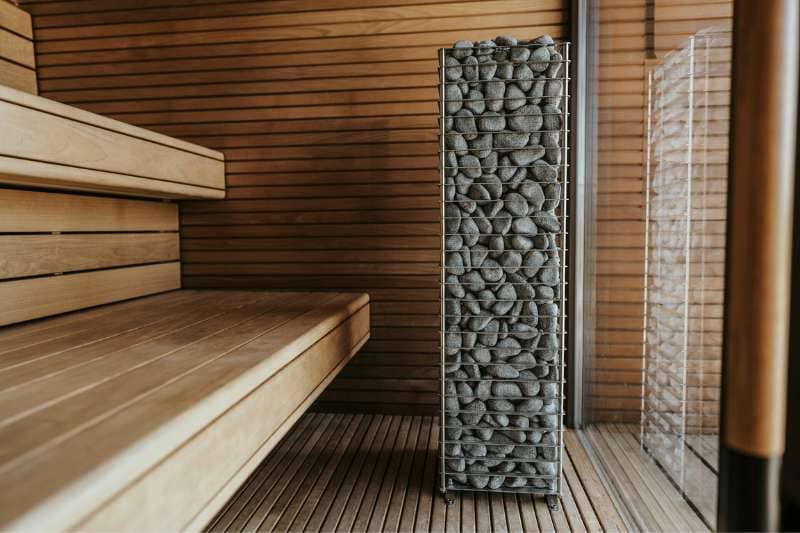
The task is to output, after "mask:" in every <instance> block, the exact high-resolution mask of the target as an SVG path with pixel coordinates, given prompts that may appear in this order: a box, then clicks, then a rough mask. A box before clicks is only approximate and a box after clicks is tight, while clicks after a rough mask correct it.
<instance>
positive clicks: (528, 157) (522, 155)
mask: <svg viewBox="0 0 800 533" xmlns="http://www.w3.org/2000/svg"><path fill="white" fill-rule="evenodd" d="M544 154H545V149H544V147H543V146H533V147H530V148H527V149H525V150H514V151H513V152H511V156H510V157H511V162H512V163H514V164H515V165H518V166H521V167H524V166H527V165H529V164H531V163H533V162H534V161H536V160H537V159H541V158H542V156H543V155H544ZM520 170H524V169H520Z"/></svg>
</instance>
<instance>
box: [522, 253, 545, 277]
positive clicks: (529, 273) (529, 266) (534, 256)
mask: <svg viewBox="0 0 800 533" xmlns="http://www.w3.org/2000/svg"><path fill="white" fill-rule="evenodd" d="M546 261H547V257H546V256H545V255H544V254H543V253H542V252H540V251H539V250H532V251H530V252H528V253H527V254H525V257H524V258H523V259H522V273H523V275H525V276H526V277H528V278H529V279H530V278H532V277H534V276H535V275H536V274H538V273H539V270H540V269H541V268H542V265H544V264H545V262H546Z"/></svg>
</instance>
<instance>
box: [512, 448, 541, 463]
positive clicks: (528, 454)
mask: <svg viewBox="0 0 800 533" xmlns="http://www.w3.org/2000/svg"><path fill="white" fill-rule="evenodd" d="M511 455H512V456H514V457H516V458H517V459H523V460H525V461H533V460H534V459H536V448H534V447H533V446H516V447H514V451H513V452H511Z"/></svg>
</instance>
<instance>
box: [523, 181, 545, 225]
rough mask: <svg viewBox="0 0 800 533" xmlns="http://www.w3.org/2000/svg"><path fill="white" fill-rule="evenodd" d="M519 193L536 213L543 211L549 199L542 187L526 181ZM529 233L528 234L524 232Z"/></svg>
mask: <svg viewBox="0 0 800 533" xmlns="http://www.w3.org/2000/svg"><path fill="white" fill-rule="evenodd" d="M517 190H518V192H519V193H520V194H521V195H522V196H524V197H525V199H526V200H528V206H529V207H530V208H531V209H532V210H534V211H541V210H542V208H543V207H542V206H543V205H544V204H545V199H546V198H547V196H546V194H545V191H544V190H543V189H542V186H541V185H539V184H538V183H537V182H535V181H530V180H529V181H526V182H524V183H522V184H521V185H520V186H519V189H517ZM522 233H527V232H522Z"/></svg>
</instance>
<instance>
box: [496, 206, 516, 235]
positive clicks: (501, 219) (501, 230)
mask: <svg viewBox="0 0 800 533" xmlns="http://www.w3.org/2000/svg"><path fill="white" fill-rule="evenodd" d="M492 228H493V230H494V232H495V233H497V234H506V233H508V230H509V228H511V214H510V213H509V212H508V211H505V210H502V211H500V212H499V213H498V214H497V215H495V217H494V218H493V219H492Z"/></svg>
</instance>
